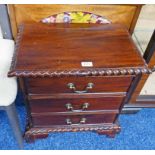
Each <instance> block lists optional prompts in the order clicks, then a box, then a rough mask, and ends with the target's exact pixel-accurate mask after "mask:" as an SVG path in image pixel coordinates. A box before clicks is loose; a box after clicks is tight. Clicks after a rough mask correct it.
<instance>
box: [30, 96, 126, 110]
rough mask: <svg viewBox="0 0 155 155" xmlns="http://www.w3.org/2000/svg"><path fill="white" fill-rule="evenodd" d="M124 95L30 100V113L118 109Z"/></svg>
mask: <svg viewBox="0 0 155 155" xmlns="http://www.w3.org/2000/svg"><path fill="white" fill-rule="evenodd" d="M123 100H124V97H120V96H108V97H103V98H88V99H87V98H83V99H80V98H74V99H40V100H38V99H36V100H30V101H29V103H30V108H31V113H47V112H48V113H49V112H70V111H73V112H76V111H94V110H115V109H119V107H120V105H121V103H122V102H123Z"/></svg>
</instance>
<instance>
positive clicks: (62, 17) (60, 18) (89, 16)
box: [41, 11, 111, 24]
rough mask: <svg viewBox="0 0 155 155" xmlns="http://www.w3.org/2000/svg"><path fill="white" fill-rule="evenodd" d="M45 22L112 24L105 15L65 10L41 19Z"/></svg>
mask: <svg viewBox="0 0 155 155" xmlns="http://www.w3.org/2000/svg"><path fill="white" fill-rule="evenodd" d="M41 22H43V23H98V24H110V23H111V21H109V20H108V19H106V18H105V17H103V16H99V15H95V14H93V13H90V12H81V11H73V12H63V13H60V14H55V15H52V16H50V17H47V18H44V19H42V20H41Z"/></svg>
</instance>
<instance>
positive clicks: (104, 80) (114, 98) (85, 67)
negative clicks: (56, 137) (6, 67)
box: [8, 23, 149, 141]
mask: <svg viewBox="0 0 155 155" xmlns="http://www.w3.org/2000/svg"><path fill="white" fill-rule="evenodd" d="M19 30H20V31H19V34H18V37H17V42H16V50H15V54H14V58H13V61H12V67H11V70H10V72H9V74H8V75H9V76H17V77H18V78H19V80H20V83H21V87H22V89H23V92H24V96H25V99H26V107H27V118H28V124H27V129H26V132H25V138H26V139H27V141H33V140H35V139H36V138H43V137H47V136H48V134H49V133H50V132H66V131H96V132H97V133H99V134H106V135H108V136H111V137H113V136H114V135H115V134H116V133H117V132H119V131H120V126H119V124H118V116H119V114H120V112H121V109H122V107H123V105H124V104H125V103H127V102H128V100H129V99H130V97H131V95H132V92H133V91H134V89H135V87H136V85H137V83H138V81H139V79H140V78H141V75H142V74H146V73H149V69H148V68H147V65H146V64H145V62H144V60H143V58H142V57H141V55H140V53H139V51H138V50H137V48H136V47H135V45H134V43H133V41H132V39H131V37H130V35H129V33H128V31H127V30H126V28H125V27H124V26H122V25H117V24H108V25H101V24H49V25H48V24H41V23H33V24H25V25H22V26H21V27H20V29H19Z"/></svg>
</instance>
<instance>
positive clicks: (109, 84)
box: [27, 76, 133, 94]
mask: <svg viewBox="0 0 155 155" xmlns="http://www.w3.org/2000/svg"><path fill="white" fill-rule="evenodd" d="M132 79H133V77H132V76H124V77H121V76H119V77H62V78H28V79H27V86H28V92H29V93H30V94H51V93H100V92H101V93H102V92H127V90H128V87H129V86H130V83H131V81H132Z"/></svg>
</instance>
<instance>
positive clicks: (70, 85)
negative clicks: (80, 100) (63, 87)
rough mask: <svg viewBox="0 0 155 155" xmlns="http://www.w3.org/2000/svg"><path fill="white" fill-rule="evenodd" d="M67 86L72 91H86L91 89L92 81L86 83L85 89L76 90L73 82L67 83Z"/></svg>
mask: <svg viewBox="0 0 155 155" xmlns="http://www.w3.org/2000/svg"><path fill="white" fill-rule="evenodd" d="M67 86H68V88H69V89H71V90H72V91H73V92H74V93H87V92H88V90H89V89H92V88H93V87H94V84H93V83H88V84H87V86H86V88H85V90H76V86H75V85H74V83H68V84H67Z"/></svg>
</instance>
